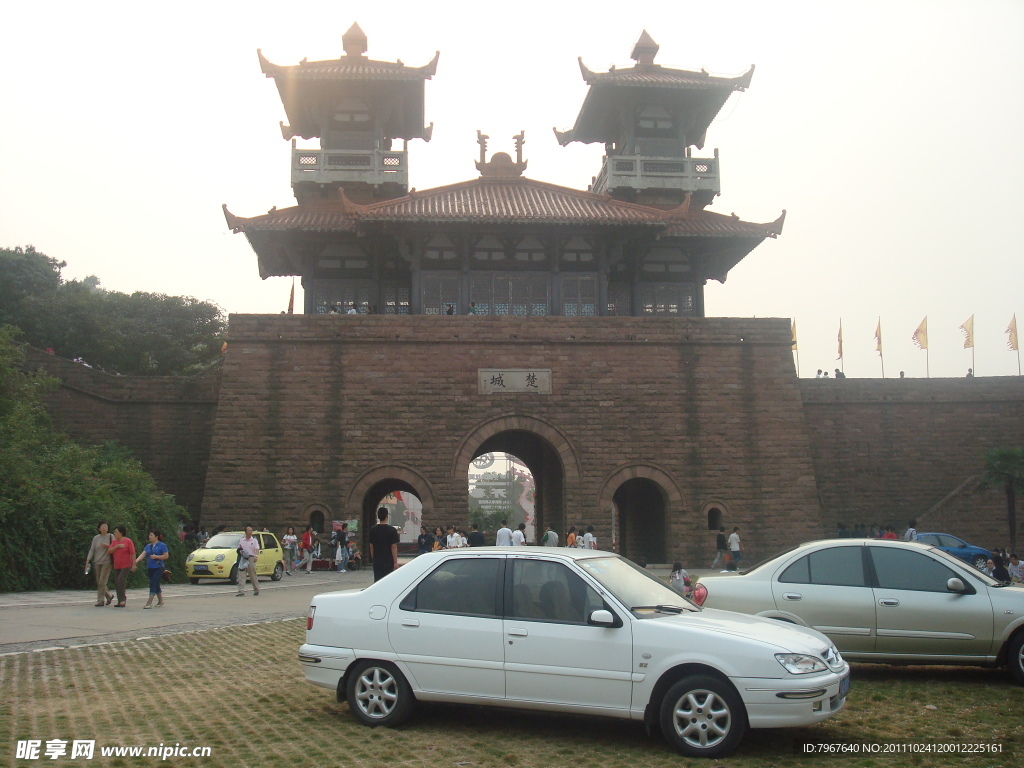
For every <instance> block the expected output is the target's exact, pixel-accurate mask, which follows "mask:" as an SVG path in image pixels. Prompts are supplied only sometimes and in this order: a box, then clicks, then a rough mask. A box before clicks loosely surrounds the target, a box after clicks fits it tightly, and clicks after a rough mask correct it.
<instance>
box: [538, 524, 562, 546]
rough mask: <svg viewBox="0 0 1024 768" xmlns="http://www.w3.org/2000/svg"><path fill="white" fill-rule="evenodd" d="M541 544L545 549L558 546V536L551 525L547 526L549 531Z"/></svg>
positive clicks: (542, 538) (545, 533)
mask: <svg viewBox="0 0 1024 768" xmlns="http://www.w3.org/2000/svg"><path fill="white" fill-rule="evenodd" d="M540 543H541V545H543V546H545V547H557V546H558V534H557V533H555V531H554V529H553V528H552V527H551V526H550V525H549V526H547V530H546V531H544V536H543V537H541V540H540Z"/></svg>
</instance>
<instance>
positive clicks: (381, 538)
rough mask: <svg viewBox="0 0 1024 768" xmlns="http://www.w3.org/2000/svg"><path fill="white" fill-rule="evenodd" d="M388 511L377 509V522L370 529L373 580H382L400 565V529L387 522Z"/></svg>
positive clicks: (382, 508)
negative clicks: (397, 529)
mask: <svg viewBox="0 0 1024 768" xmlns="http://www.w3.org/2000/svg"><path fill="white" fill-rule="evenodd" d="M387 519H388V511H387V509H386V508H384V507H381V508H380V509H378V510H377V520H378V522H377V524H376V525H375V526H373V528H371V529H370V560H372V561H373V580H374V581H380V580H381V579H383V578H384V577H385V576H387V575H388V574H389V573H391V572H392V571H393V570H395V568H397V567H398V531H396V530H395V529H394V528H393V527H391V526H390V525H388V524H387Z"/></svg>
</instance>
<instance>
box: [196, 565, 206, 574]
mask: <svg viewBox="0 0 1024 768" xmlns="http://www.w3.org/2000/svg"><path fill="white" fill-rule="evenodd" d="M209 571H210V569H209V568H208V567H207V566H205V565H193V566H192V572H193V573H200V572H202V573H209Z"/></svg>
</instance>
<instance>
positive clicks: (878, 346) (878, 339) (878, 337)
mask: <svg viewBox="0 0 1024 768" xmlns="http://www.w3.org/2000/svg"><path fill="white" fill-rule="evenodd" d="M875 352H877V353H878V354H879V355H881V354H882V318H878V325H877V326H876V327H875Z"/></svg>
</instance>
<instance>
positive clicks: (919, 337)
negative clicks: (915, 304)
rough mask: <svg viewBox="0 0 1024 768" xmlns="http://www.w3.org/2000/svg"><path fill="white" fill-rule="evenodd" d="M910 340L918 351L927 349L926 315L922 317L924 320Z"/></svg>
mask: <svg viewBox="0 0 1024 768" xmlns="http://www.w3.org/2000/svg"><path fill="white" fill-rule="evenodd" d="M910 338H911V340H912V341H913V342H914V343H915V344H917V348H918V349H928V315H925V316H924V320H922V321H921V324H920V325H919V326H917V330H916V331H914V335H913V336H911V337H910Z"/></svg>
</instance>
